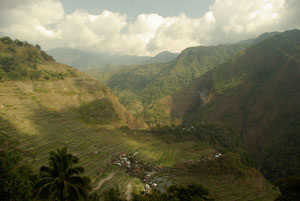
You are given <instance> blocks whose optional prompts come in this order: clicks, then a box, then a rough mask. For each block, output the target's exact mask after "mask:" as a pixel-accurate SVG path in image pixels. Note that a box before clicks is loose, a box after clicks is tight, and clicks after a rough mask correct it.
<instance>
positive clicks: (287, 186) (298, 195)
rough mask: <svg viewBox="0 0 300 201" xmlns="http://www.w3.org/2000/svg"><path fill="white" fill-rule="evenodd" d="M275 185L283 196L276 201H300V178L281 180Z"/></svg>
mask: <svg viewBox="0 0 300 201" xmlns="http://www.w3.org/2000/svg"><path fill="white" fill-rule="evenodd" d="M275 185H276V186H277V187H278V188H279V190H280V192H281V195H280V196H279V197H278V198H277V199H276V201H297V200H300V192H299V188H300V177H299V176H293V177H286V178H281V179H279V180H278V181H277V182H276V183H275Z"/></svg>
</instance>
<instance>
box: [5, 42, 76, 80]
mask: <svg viewBox="0 0 300 201" xmlns="http://www.w3.org/2000/svg"><path fill="white" fill-rule="evenodd" d="M49 62H54V59H53V58H52V57H51V56H49V55H47V54H46V53H45V52H44V51H42V50H41V48H40V46H39V45H36V46H33V45H30V44H28V43H27V42H21V41H19V40H15V41H13V40H11V39H10V38H9V37H3V38H0V82H1V81H2V82H3V81H9V80H59V79H64V78H65V77H68V76H74V75H75V74H76V73H74V72H72V71H71V70H69V71H67V72H56V71H53V70H48V69H42V68H41V67H40V65H41V64H47V63H49Z"/></svg>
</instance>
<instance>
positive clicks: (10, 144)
mask: <svg viewBox="0 0 300 201" xmlns="http://www.w3.org/2000/svg"><path fill="white" fill-rule="evenodd" d="M4 123H6V122H5V120H3V119H2V118H0V127H1V125H3V124H4ZM10 128H11V127H10ZM16 145H17V142H16V141H15V140H14V139H12V138H11V137H10V136H9V135H8V134H7V133H6V132H5V131H1V130H0V147H1V149H0V192H1V199H2V200H22V201H27V200H31V196H32V191H33V189H34V183H35V181H36V180H37V178H38V177H37V175H36V174H34V172H33V171H32V170H31V167H30V166H29V164H27V163H25V162H24V161H23V160H22V158H23V157H24V153H22V152H20V151H19V150H17V149H16V148H15V146H16Z"/></svg>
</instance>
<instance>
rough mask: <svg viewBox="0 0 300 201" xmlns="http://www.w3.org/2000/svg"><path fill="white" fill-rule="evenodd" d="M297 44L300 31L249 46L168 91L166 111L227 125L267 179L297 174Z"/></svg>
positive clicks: (299, 72)
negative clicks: (180, 88)
mask: <svg viewBox="0 0 300 201" xmlns="http://www.w3.org/2000/svg"><path fill="white" fill-rule="evenodd" d="M299 47H300V31H299V30H291V31H286V32H284V33H281V34H277V35H275V36H273V37H271V38H268V39H266V40H263V41H261V42H259V43H257V44H255V45H252V46H251V47H249V48H248V49H246V50H245V51H244V52H243V53H241V54H240V55H238V56H235V57H233V58H232V59H230V60H228V61H227V62H226V63H225V64H223V65H221V66H219V67H217V68H215V70H213V71H211V72H209V73H207V74H205V75H203V76H202V77H200V78H199V79H198V80H196V81H195V82H194V83H193V84H192V85H190V87H188V88H187V89H185V90H184V91H182V92H180V93H178V94H176V95H173V97H172V99H171V100H170V103H171V105H172V106H171V109H170V114H171V115H172V116H173V117H174V118H178V119H180V118H182V117H183V121H184V122H187V123H188V122H194V121H201V122H214V121H219V122H223V123H225V124H227V125H230V126H232V127H233V128H234V129H235V130H236V131H238V132H239V133H240V135H241V136H242V137H243V141H244V143H245V144H246V146H247V149H248V150H249V151H250V152H251V153H252V154H253V155H254V156H255V158H256V160H257V162H258V164H259V165H260V167H261V168H262V169H263V171H264V173H265V174H266V175H267V176H268V177H269V178H270V179H276V178H279V177H284V176H290V175H297V174H299V170H300V163H299V160H298V158H299V150H298V148H297V147H299V139H298V138H299V128H298V127H299V123H297V122H299V117H300V116H299V114H300V105H299V102H300V79H299V77H300V48H299ZM184 100H188V101H186V102H185V104H184V107H182V102H183V101H184Z"/></svg>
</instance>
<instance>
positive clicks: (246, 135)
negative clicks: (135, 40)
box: [0, 29, 300, 201]
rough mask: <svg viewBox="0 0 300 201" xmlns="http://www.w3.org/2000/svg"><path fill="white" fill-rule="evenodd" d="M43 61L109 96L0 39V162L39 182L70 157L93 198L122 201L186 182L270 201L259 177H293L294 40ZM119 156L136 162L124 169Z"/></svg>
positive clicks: (298, 46) (216, 194)
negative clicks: (60, 156)
mask: <svg viewBox="0 0 300 201" xmlns="http://www.w3.org/2000/svg"><path fill="white" fill-rule="evenodd" d="M50 52H52V54H53V55H54V57H58V59H57V60H61V61H62V60H63V61H62V62H64V63H66V64H69V65H71V64H72V65H74V66H75V67H76V68H78V69H80V70H82V71H84V73H87V74H89V75H90V76H93V77H94V78H96V79H98V80H99V81H101V82H103V83H104V84H105V85H107V87H106V86H105V85H104V84H102V83H101V82H99V81H97V80H96V79H94V78H92V77H90V76H88V75H86V74H84V73H83V72H80V71H78V70H76V69H74V68H72V67H70V66H67V65H64V64H60V63H57V62H56V61H55V60H54V59H53V58H52V57H51V56H50V55H48V54H47V53H45V52H44V51H41V50H40V47H39V46H38V45H36V46H33V45H30V44H28V43H26V42H22V41H19V40H14V41H13V40H11V39H10V38H8V37H4V38H1V40H0V97H1V99H0V134H1V138H0V144H1V147H4V148H1V150H0V151H1V153H2V152H3V153H5V154H0V159H1V161H7V162H10V161H11V160H12V159H11V158H10V157H9V154H7V153H11V150H15V148H14V147H16V150H20V151H22V152H24V153H23V154H24V159H25V160H27V161H29V163H30V165H32V167H33V170H34V171H36V170H38V169H39V167H40V166H41V165H43V164H44V163H45V162H46V161H47V157H46V156H47V154H48V152H49V151H52V150H53V149H55V148H56V147H60V146H67V147H69V149H70V151H71V152H73V153H75V154H76V156H78V157H80V158H82V159H83V162H82V166H84V167H85V169H86V175H87V176H89V177H91V178H92V186H93V190H91V193H93V192H98V193H103V192H104V191H105V190H107V189H109V188H111V187H114V186H115V185H118V186H119V188H120V190H121V193H122V194H123V195H124V196H126V197H127V196H128V195H130V194H131V193H132V192H139V191H140V190H144V188H145V187H144V186H145V184H148V183H149V184H150V182H151V183H153V182H157V183H158V187H159V188H165V187H166V186H167V185H168V184H173V183H180V184H188V183H189V182H191V181H193V182H200V183H201V184H203V185H205V186H207V187H208V188H209V189H210V190H211V191H210V192H211V194H210V195H211V196H212V197H213V198H216V200H224V201H225V200H226V201H228V200H241V201H242V200H243V201H244V200H249V201H250V200H274V199H275V197H277V195H278V190H276V189H274V188H272V185H271V184H270V182H269V181H268V180H266V179H265V177H266V178H267V179H269V180H270V181H275V180H277V179H279V178H281V177H289V176H299V174H300V160H299V158H300V149H299V147H300V104H299V103H300V31H299V30H297V29H295V30H289V31H285V32H272V33H265V34H262V35H261V36H259V37H258V38H256V39H249V40H246V41H242V42H239V43H236V44H226V45H218V46H199V47H190V48H187V49H185V50H183V51H182V52H181V53H180V54H179V55H177V54H173V53H169V52H163V53H161V54H159V55H157V56H155V57H152V58H149V57H136V56H121V57H119V56H108V55H100V54H94V53H87V52H82V51H78V50H72V49H66V48H61V49H55V50H51V51H50ZM55 54H56V56H55ZM110 62H112V63H110ZM113 62H114V63H113ZM109 64H110V65H109ZM121 64H122V65H121ZM111 91H112V92H111ZM11 141H19V142H21V143H19V144H17V143H16V144H13V143H12V142H11ZM10 143H11V144H10ZM12 145H13V146H12ZM120 153H121V154H123V153H125V154H128V156H130V157H133V156H134V155H137V157H136V158H134V159H136V160H137V161H135V160H132V161H131V162H132V164H134V165H130V163H129V165H128V164H127V163H126V164H127V165H122V164H121V162H120V165H119V164H117V162H116V157H117V158H118V156H119V154H120ZM120 160H123V159H120ZM124 160H125V159H124ZM126 160H127V159H126ZM133 161H135V162H133ZM23 163H24V161H23ZM1 164H2V163H1ZM124 164H125V163H124ZM15 166H16V167H18V165H15ZM0 167H2V166H0ZM11 169H12V170H14V169H17V168H11ZM99 169H101V171H102V170H105V171H104V172H105V173H104V174H102V172H101V174H100V173H99ZM137 170H138V171H137ZM138 172H140V174H139V173H138ZM262 173H263V174H262ZM147 175H150V178H151V179H150V180H149V181H147V179H146V178H148V177H149V176H147ZM145 179H146V181H145ZM8 181H10V180H9V179H8ZM144 182H146V183H144ZM0 185H1V183H0ZM130 186H131V187H130ZM128 189H129V190H128ZM128 192H129V193H128ZM7 195H9V193H8V194H7ZM128 198H129V199H130V196H129V197H128Z"/></svg>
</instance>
